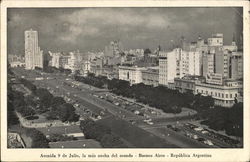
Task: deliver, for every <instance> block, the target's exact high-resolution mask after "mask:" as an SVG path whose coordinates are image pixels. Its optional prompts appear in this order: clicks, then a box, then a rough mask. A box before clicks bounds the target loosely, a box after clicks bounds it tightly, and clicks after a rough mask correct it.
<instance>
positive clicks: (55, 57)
mask: <svg viewBox="0 0 250 162" xmlns="http://www.w3.org/2000/svg"><path fill="white" fill-rule="evenodd" d="M49 54H50V56H51V66H53V67H56V68H59V67H60V59H61V53H51V52H50V51H49Z"/></svg>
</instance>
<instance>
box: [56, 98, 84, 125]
mask: <svg viewBox="0 0 250 162" xmlns="http://www.w3.org/2000/svg"><path fill="white" fill-rule="evenodd" d="M58 116H59V119H60V120H61V121H62V122H65V121H70V122H73V121H74V122H75V121H78V120H79V115H77V114H75V108H74V107H73V106H72V105H71V104H69V103H65V104H63V105H61V106H59V109H58Z"/></svg>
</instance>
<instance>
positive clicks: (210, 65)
mask: <svg viewBox="0 0 250 162" xmlns="http://www.w3.org/2000/svg"><path fill="white" fill-rule="evenodd" d="M214 66H215V65H214V54H213V53H205V54H203V57H202V72H203V76H204V77H206V76H207V74H209V73H214Z"/></svg>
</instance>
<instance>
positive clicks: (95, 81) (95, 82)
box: [75, 74, 107, 88]
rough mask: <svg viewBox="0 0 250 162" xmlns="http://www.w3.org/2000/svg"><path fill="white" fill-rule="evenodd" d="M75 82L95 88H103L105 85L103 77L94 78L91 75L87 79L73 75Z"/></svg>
mask: <svg viewBox="0 0 250 162" xmlns="http://www.w3.org/2000/svg"><path fill="white" fill-rule="evenodd" d="M75 80H76V81H79V82H83V83H85V84H89V85H92V86H94V87H97V88H103V87H104V85H105V84H106V83H107V78H105V77H103V76H98V77H96V76H94V75H93V74H89V75H88V77H82V76H78V75H75Z"/></svg>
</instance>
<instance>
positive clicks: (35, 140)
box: [26, 128, 49, 148]
mask: <svg viewBox="0 0 250 162" xmlns="http://www.w3.org/2000/svg"><path fill="white" fill-rule="evenodd" d="M26 134H27V135H28V136H29V137H31V139H32V144H31V147H32V148H49V141H48V140H47V138H46V137H45V136H44V134H42V133H41V132H40V131H38V130H36V129H35V128H29V129H27V130H26Z"/></svg>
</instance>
